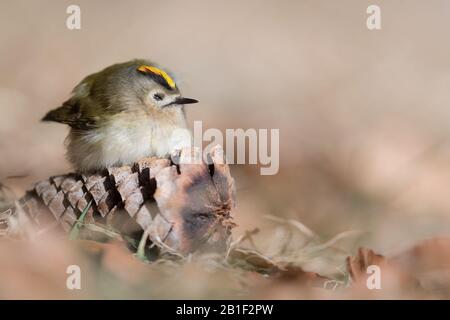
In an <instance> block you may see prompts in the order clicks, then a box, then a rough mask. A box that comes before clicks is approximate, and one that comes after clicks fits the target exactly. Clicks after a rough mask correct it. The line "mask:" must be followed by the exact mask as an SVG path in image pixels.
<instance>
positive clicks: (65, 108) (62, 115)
mask: <svg viewBox="0 0 450 320" xmlns="http://www.w3.org/2000/svg"><path fill="white" fill-rule="evenodd" d="M93 76H94V75H91V76H88V77H86V78H85V79H83V81H81V82H80V84H78V85H77V86H76V87H75V89H73V96H72V97H71V98H70V99H69V100H67V101H66V102H64V103H63V104H62V106H60V107H58V108H56V109H53V110H50V111H49V112H48V113H47V114H46V115H45V116H44V117H43V118H42V121H54V122H59V123H64V124H67V125H69V126H71V127H72V128H75V129H80V130H88V129H90V128H94V127H96V126H97V122H98V119H99V118H98V116H97V114H98V113H99V112H98V110H97V108H99V106H98V105H97V104H96V103H95V101H92V99H91V97H90V91H91V88H92V86H93ZM96 111H97V112H96Z"/></svg>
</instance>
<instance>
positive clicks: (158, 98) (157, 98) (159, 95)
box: [153, 93, 164, 101]
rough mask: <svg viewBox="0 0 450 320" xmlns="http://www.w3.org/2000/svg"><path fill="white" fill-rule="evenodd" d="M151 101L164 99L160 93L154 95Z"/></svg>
mask: <svg viewBox="0 0 450 320" xmlns="http://www.w3.org/2000/svg"><path fill="white" fill-rule="evenodd" d="M153 99H155V100H156V101H161V100H162V99H164V95H163V94H161V93H155V94H154V95H153Z"/></svg>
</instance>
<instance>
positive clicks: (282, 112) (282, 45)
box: [0, 0, 450, 253]
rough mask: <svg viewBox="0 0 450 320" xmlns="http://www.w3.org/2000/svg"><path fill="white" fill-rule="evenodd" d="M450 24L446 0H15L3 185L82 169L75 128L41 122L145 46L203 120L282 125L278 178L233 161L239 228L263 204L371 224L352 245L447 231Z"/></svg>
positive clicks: (1, 98) (330, 226)
mask: <svg viewBox="0 0 450 320" xmlns="http://www.w3.org/2000/svg"><path fill="white" fill-rule="evenodd" d="M372 3H376V4H378V5H379V6H380V7H381V15H382V29H381V30H380V31H369V30H368V29H367V28H366V18H367V14H366V8H367V6H368V5H370V4H372ZM70 4H78V5H79V6H80V7H81V30H79V31H78V30H68V29H67V28H66V25H65V22H66V18H67V16H68V15H67V14H66V8H67V6H68V5H70ZM449 30H450V3H449V2H448V1H445V0H442V1H426V2H425V1H375V2H374V1H361V0H354V1H317V0H314V1H312V0H311V1H275V0H272V1H251V0H249V1H206V0H205V1H196V0H194V1H181V0H180V1H106V0H105V1H99V0H97V1H43V0H40V1H5V0H3V1H1V2H0V70H1V73H0V155H1V157H0V181H1V182H3V183H4V184H6V185H8V186H11V187H12V188H13V189H14V190H15V192H16V194H17V195H21V193H22V192H23V191H24V190H25V189H26V188H27V186H29V185H30V184H31V183H32V182H34V181H37V180H39V179H43V178H46V177H47V176H49V175H52V174H59V173H64V172H67V171H68V170H70V166H69V164H68V163H67V161H66V160H65V158H64V147H63V141H64V138H65V135H66V133H67V128H65V127H64V126H62V125H58V124H51V123H40V122H39V119H40V118H41V117H42V116H43V115H44V114H45V112H46V111H47V110H49V109H50V108H53V107H56V106H58V105H59V104H60V103H61V102H63V101H65V100H66V99H67V98H68V97H69V93H70V91H71V90H72V88H73V87H74V86H75V85H76V84H77V83H78V82H79V81H80V80H81V79H82V78H83V77H84V76H86V75H87V74H89V73H92V72H95V71H98V70H100V69H101V68H103V67H105V66H108V65H110V64H113V63H116V62H121V61H125V60H129V59H132V58H138V57H140V58H148V59H151V60H154V61H157V62H158V63H160V64H161V65H163V66H166V67H167V68H168V69H169V70H172V71H173V72H174V73H175V74H176V75H177V77H178V79H179V81H180V87H181V88H182V90H183V92H184V93H185V94H186V95H187V96H192V97H194V98H197V99H199V100H200V104H198V105H195V106H192V107H189V109H188V118H189V121H190V123H191V124H192V123H193V121H194V120H203V121H204V128H208V127H217V128H221V129H225V128H269V129H270V128H279V129H280V162H281V167H280V171H279V173H278V174H277V175H276V176H260V175H259V169H258V168H257V167H254V166H234V167H233V174H234V176H235V178H236V180H237V183H238V210H237V212H236V219H237V222H238V223H239V225H240V226H239V228H238V230H237V233H238V234H239V233H242V232H243V231H244V230H246V229H252V228H253V227H255V226H258V227H261V228H263V229H264V228H265V229H267V228H270V227H271V224H270V223H269V222H267V221H266V220H265V219H264V218H263V216H264V215H266V214H270V215H278V216H283V217H288V218H295V219H298V220H300V221H302V222H303V223H304V224H305V225H307V226H308V227H310V228H311V229H313V230H315V231H316V232H317V233H318V234H320V235H321V236H323V238H324V239H327V238H329V237H332V236H333V235H335V234H337V233H339V232H343V231H346V230H361V231H363V232H364V233H363V234H362V236H360V237H359V238H358V239H351V242H352V243H354V244H355V245H367V246H370V247H372V248H374V249H376V250H378V251H381V252H382V253H390V252H395V251H397V250H401V249H402V248H404V247H406V246H409V245H411V244H412V243H415V242H416V241H417V240H418V239H423V238H428V237H431V236H434V235H443V234H444V235H445V234H450V196H449V194H450V145H449V143H448V142H449V138H450V108H449V104H450V90H449V85H450V59H449V57H450V44H449V42H448V35H449ZM22 175H23V176H25V177H24V178H17V177H15V178H14V177H13V178H8V177H10V176H22Z"/></svg>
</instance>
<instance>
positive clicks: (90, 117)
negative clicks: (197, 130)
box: [42, 60, 198, 172]
mask: <svg viewBox="0 0 450 320" xmlns="http://www.w3.org/2000/svg"><path fill="white" fill-rule="evenodd" d="M196 102H198V101H197V100H195V99H190V98H184V97H182V96H181V94H180V91H179V89H178V86H177V85H176V83H175V81H174V80H173V78H172V77H171V76H169V74H168V73H167V72H165V71H164V70H162V69H161V68H160V67H158V66H156V65H155V64H154V63H152V62H150V61H146V60H132V61H129V62H125V63H119V64H114V65H112V66H110V67H107V68H106V69H103V70H102V71H100V72H97V73H94V74H91V75H89V76H87V77H86V78H84V79H83V80H82V81H81V82H80V83H79V84H78V85H77V86H76V87H75V88H74V89H73V91H72V97H71V98H70V99H69V100H67V101H66V102H64V103H63V104H62V106H60V107H58V108H56V109H54V110H51V111H50V112H48V113H47V114H46V115H45V117H44V118H43V119H42V120H43V121H56V122H60V123H64V124H67V125H69V126H70V132H69V134H68V136H67V139H66V143H67V157H68V159H69V161H70V162H71V163H72V164H73V166H74V167H75V169H76V170H78V171H80V172H85V171H98V170H102V169H104V168H107V167H110V166H114V165H125V164H131V163H133V162H136V161H137V160H139V159H141V158H143V157H150V156H157V157H167V156H168V155H170V154H171V153H172V152H174V151H175V150H177V149H181V148H183V147H186V146H190V145H191V141H192V135H191V132H190V130H189V129H188V126H187V122H186V115H185V110H184V105H185V104H190V103H196Z"/></svg>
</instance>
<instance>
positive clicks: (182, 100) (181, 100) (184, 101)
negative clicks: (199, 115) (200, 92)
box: [174, 97, 198, 104]
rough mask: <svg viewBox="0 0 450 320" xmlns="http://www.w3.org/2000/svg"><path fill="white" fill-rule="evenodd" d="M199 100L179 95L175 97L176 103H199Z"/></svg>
mask: <svg viewBox="0 0 450 320" xmlns="http://www.w3.org/2000/svg"><path fill="white" fill-rule="evenodd" d="M197 102H198V100H195V99H191V98H184V97H178V98H176V99H175V101H174V104H191V103H197Z"/></svg>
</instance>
